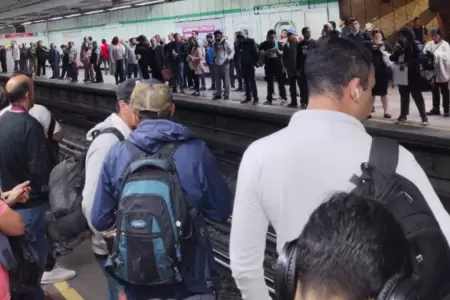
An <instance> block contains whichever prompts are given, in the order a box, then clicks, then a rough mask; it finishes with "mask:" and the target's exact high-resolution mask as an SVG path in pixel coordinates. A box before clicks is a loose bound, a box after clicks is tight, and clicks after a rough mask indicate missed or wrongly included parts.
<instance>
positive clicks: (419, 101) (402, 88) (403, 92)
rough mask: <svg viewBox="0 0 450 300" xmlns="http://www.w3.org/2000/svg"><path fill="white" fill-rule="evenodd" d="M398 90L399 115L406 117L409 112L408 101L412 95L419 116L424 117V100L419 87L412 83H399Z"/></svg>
mask: <svg viewBox="0 0 450 300" xmlns="http://www.w3.org/2000/svg"><path fill="white" fill-rule="evenodd" d="M398 91H399V92H400V116H401V117H406V116H408V114H409V102H410V100H411V99H410V96H412V98H413V100H414V102H415V103H416V106H417V110H418V111H419V114H420V117H421V118H426V116H427V115H426V112H425V100H424V99H423V95H422V92H421V91H420V87H417V86H412V85H399V86H398Z"/></svg>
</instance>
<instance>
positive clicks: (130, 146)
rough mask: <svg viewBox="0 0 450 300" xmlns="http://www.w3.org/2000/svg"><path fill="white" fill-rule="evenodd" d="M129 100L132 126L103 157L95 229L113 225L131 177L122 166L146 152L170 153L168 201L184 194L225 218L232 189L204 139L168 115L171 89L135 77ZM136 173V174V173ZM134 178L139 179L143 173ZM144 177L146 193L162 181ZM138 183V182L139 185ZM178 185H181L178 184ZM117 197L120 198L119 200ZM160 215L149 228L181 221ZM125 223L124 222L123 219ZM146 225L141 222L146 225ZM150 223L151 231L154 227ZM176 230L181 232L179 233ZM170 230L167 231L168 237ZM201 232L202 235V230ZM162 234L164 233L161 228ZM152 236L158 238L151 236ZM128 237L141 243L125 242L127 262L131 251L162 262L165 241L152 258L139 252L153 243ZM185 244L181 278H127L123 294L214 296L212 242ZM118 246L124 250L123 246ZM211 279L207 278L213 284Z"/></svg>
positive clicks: (134, 299) (131, 299) (204, 211)
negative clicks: (162, 281) (173, 189)
mask: <svg viewBox="0 0 450 300" xmlns="http://www.w3.org/2000/svg"><path fill="white" fill-rule="evenodd" d="M129 105H130V109H129V111H128V112H129V114H130V115H129V117H130V119H131V121H132V126H131V127H132V128H135V129H134V130H133V132H132V133H131V135H130V137H129V139H128V140H126V141H124V142H122V143H119V144H116V145H114V146H112V148H111V150H110V151H109V153H108V155H107V156H106V158H105V160H104V162H103V166H102V169H101V171H100V177H99V182H98V185H97V190H96V193H95V198H94V203H93V207H92V214H91V221H92V225H93V227H94V228H95V229H96V230H98V231H100V232H104V231H108V230H110V229H111V228H114V225H115V224H116V222H118V220H116V216H117V217H119V216H120V215H121V214H122V213H121V209H123V205H122V203H123V202H122V201H121V200H122V199H121V195H124V193H125V189H124V190H123V192H122V186H127V187H128V186H129V185H127V184H126V183H128V182H130V181H128V180H129V179H130V178H135V177H134V174H133V176H132V177H130V176H127V175H126V171H127V170H128V169H129V168H133V166H134V167H135V166H136V164H135V163H136V162H138V161H137V160H136V159H137V158H138V159H139V157H142V156H141V155H143V156H144V157H149V158H150V157H161V158H163V157H167V158H169V157H171V158H172V160H170V162H171V163H173V164H170V167H168V170H171V171H170V172H171V174H172V177H170V178H174V177H173V176H176V177H177V180H175V179H172V180H171V182H172V186H175V185H176V186H177V190H178V191H181V192H182V194H180V193H176V192H173V193H172V194H171V196H169V197H170V199H167V196H163V197H164V199H165V200H166V201H171V200H172V201H171V203H178V204H180V206H184V204H182V203H183V202H181V201H180V200H179V199H180V198H179V197H176V196H177V195H180V196H181V195H183V197H188V198H189V199H190V201H191V202H190V203H191V205H195V208H196V209H197V210H198V211H199V212H200V213H201V215H203V216H204V217H206V218H208V219H210V220H212V221H216V222H225V221H226V220H227V219H228V217H229V215H230V213H231V209H232V195H231V193H230V191H229V189H228V186H227V184H226V182H225V180H224V179H223V177H222V175H221V174H220V171H219V169H218V167H217V165H216V161H215V159H214V156H213V155H212V153H211V151H210V150H209V149H208V147H207V146H206V144H205V143H204V142H203V141H201V140H199V139H197V138H195V137H194V136H192V134H191V132H190V131H189V130H188V129H187V128H185V127H184V126H182V125H181V124H178V123H175V122H173V121H171V120H170V119H171V117H172V116H173V114H174V113H175V105H174V104H173V103H172V94H171V92H170V89H169V86H167V85H166V84H163V83H161V82H158V81H155V80H154V79H152V80H149V81H143V82H140V83H138V84H137V85H136V87H135V88H134V91H133V94H132V95H131V99H130V104H129ZM171 145H172V146H174V145H175V147H174V148H171V149H172V150H170V155H169V156H165V154H163V152H164V151H163V150H164V149H167V147H170V146H171ZM166 153H167V152H166ZM153 155H158V156H153ZM132 163H133V164H132ZM172 167H173V168H172ZM144 170H147V171H145V172H150V171H151V170H152V169H150V170H148V169H144ZM143 172H144V171H143ZM173 172H175V173H176V175H175V174H174V173H173ZM157 175H158V176H157ZM136 176H140V175H137V174H136ZM142 176H146V177H145V178H148V177H152V176H153V177H152V178H155V177H156V178H158V182H167V181H168V179H167V177H165V178H166V179H164V178H161V177H160V176H163V175H162V174H161V173H157V174H155V173H145V174H144V173H142ZM166 176H167V175H166ZM139 178H142V180H144V178H143V177H139ZM147 183H148V182H146V183H145V186H147V187H149V188H150V189H152V192H150V194H153V195H154V193H156V192H157V191H156V190H154V189H153V188H152V187H155V184H156V186H160V185H161V183H155V184H154V182H152V183H148V184H147ZM140 186H141V187H143V185H140ZM178 188H181V190H180V189H178ZM127 189H128V188H127ZM144 190H148V189H144ZM144 190H142V189H139V192H138V191H136V193H137V194H136V193H134V192H132V195H141V197H148V196H149V195H148V194H145V195H143V193H145V192H144ZM159 190H161V189H158V191H159ZM126 193H128V192H126ZM153 199H155V198H152V200H153ZM158 199H161V198H158ZM119 201H120V203H121V204H120V205H119ZM126 201H127V203H128V204H127V205H131V204H130V203H136V201H138V199H136V198H135V197H133V198H131V196H130V197H127V199H126ZM175 201H176V202H175ZM147 203H149V202H147ZM152 203H160V202H159V201H157V200H155V201H152ZM136 205H138V203H136ZM155 205H156V204H155ZM166 205H167V206H170V207H171V208H170V209H168V210H169V211H173V210H177V209H178V208H179V207H180V206H178V205H177V204H175V205H169V204H166ZM144 206H145V207H144ZM144 206H141V209H140V210H139V211H140V213H141V214H142V211H143V210H144V209H150V208H149V207H148V206H146V205H144ZM174 207H175V208H174ZM116 209H117V214H116ZM161 210H163V211H167V210H166V209H158V210H157V211H155V212H154V213H159V212H158V211H161ZM146 212H147V210H146ZM170 214H172V213H170ZM127 215H128V214H127ZM152 215H154V214H152ZM159 217H160V216H159V215H158V217H154V218H153V221H152V222H150V224H151V228H152V231H151V232H165V233H167V231H168V230H171V228H173V226H177V227H180V228H184V227H181V225H178V224H173V222H172V225H170V224H168V222H169V221H167V220H169V219H170V218H169V219H168V218H167V217H162V218H163V219H162V218H159ZM130 218H136V216H134V217H132V216H131V215H130ZM119 220H123V219H119ZM133 220H135V221H136V222H134V221H133V222H132V221H130V222H131V223H133V224H131V225H130V226H134V225H136V226H138V227H139V228H141V230H140V232H141V236H142V235H143V234H144V233H143V231H144V230H143V229H142V227H140V225H139V224H141V225H142V224H147V223H146V222H145V221H143V220H142V221H138V220H137V219H133ZM164 220H165V221H164ZM154 222H157V223H156V225H154ZM138 223H139V224H138ZM150 224H149V226H150ZM158 224H161V225H158ZM197 225H198V223H196V224H195V225H194V227H196V226H197ZM124 226H126V227H127V228H128V226H127V225H124ZM149 226H146V227H145V229H146V228H147V227H149ZM136 228H137V227H136ZM157 228H158V229H157ZM159 228H162V229H159ZM116 229H117V232H119V230H120V231H121V230H123V227H122V226H120V228H116ZM154 229H155V230H156V231H153V230H154ZM127 230H131V231H132V230H133V229H131V228H128V229H127ZM191 230H192V229H189V230H186V232H190V233H191V234H193V236H196V237H198V236H197V232H196V231H197V230H196V228H195V232H194V233H192V231H191ZM181 231H183V232H184V230H181ZM181 231H180V232H181ZM121 232H123V231H121ZM145 232H146V233H145V234H147V229H146V230H145ZM125 235H126V234H125ZM176 235H177V234H175V236H176ZM179 235H180V236H181V235H182V233H179ZM117 236H118V237H120V236H121V234H120V233H117ZM170 236H172V235H171V234H169V237H170ZM203 236H205V235H204V234H203ZM163 237H164V238H167V234H163ZM116 238H117V237H116ZM206 238H207V237H206ZM201 240H203V241H201ZM153 241H155V242H157V241H156V240H153ZM133 243H138V244H139V245H140V246H139V247H135V248H134V250H133V249H130V248H129V250H128V251H132V253H133V254H132V257H131V258H130V257H129V256H128V261H129V265H134V262H135V260H134V259H133V258H136V257H138V258H139V261H142V260H145V261H146V262H148V263H150V264H151V263H153V264H154V263H155V260H156V259H157V258H158V261H159V262H162V264H165V262H166V260H160V258H159V257H160V256H161V250H162V251H163V253H162V255H164V257H166V256H165V254H164V253H165V250H164V249H165V247H164V246H162V247H163V248H159V249H160V250H159V252H158V255H157V256H158V257H157V258H152V257H153V255H145V256H144V254H145V253H143V251H147V254H148V253H151V252H150V251H151V250H152V249H149V248H154V246H153V244H150V245H148V246H149V247H148V248H147V247H145V250H144V249H143V251H137V250H136V249H142V248H143V246H142V244H143V243H144V241H138V239H136V238H135V239H134V242H133ZM135 245H136V244H135ZM188 248H189V250H191V251H188V252H186V251H185V249H186V248H183V247H181V255H182V257H184V256H185V255H187V256H189V254H191V255H192V254H194V255H195V256H194V257H191V258H192V259H191V260H189V261H188V260H187V259H186V258H185V263H186V264H189V265H191V268H183V264H182V265H180V270H181V271H180V272H181V274H180V275H181V276H180V277H181V278H180V277H179V278H178V279H177V281H175V282H173V281H171V283H170V284H158V285H154V286H144V285H136V284H131V283H127V284H125V294H126V297H127V299H128V300H141V299H191V300H194V299H195V300H213V299H214V296H213V291H214V290H217V289H218V288H219V276H218V273H217V266H216V263H215V261H214V257H213V252H212V248H211V245H210V243H209V241H208V242H206V243H205V241H204V238H202V237H199V238H198V239H197V238H196V239H194V241H193V243H190V244H189V246H188ZM183 249H184V250H183ZM122 250H123V251H126V250H124V249H123V248H122ZM172 252H175V251H170V253H172ZM128 253H130V252H128ZM141 259H142V260H141ZM175 259H178V258H175ZM130 260H131V261H130ZM115 261H116V260H115V259H114V261H111V260H110V261H109V262H108V264H107V265H109V266H110V267H111V264H110V263H111V262H113V263H114V262H115ZM167 261H170V260H167ZM119 265H120V264H119ZM146 267H147V268H146V269H144V270H139V274H141V273H140V271H142V272H144V273H145V274H146V275H145V278H149V277H151V276H157V275H154V274H152V275H150V274H148V272H149V270H150V271H151V270H154V269H156V267H150V266H146ZM135 269H137V268H134V267H133V270H129V272H128V271H127V274H130V273H133V272H134V273H136V272H135V271H134V270H135ZM168 269H169V267H168ZM158 270H159V267H158ZM170 270H172V268H170ZM138 277H139V278H141V277H144V275H139V276H138ZM151 278H154V277H151ZM146 283H147V282H146ZM210 284H212V286H211V285H210Z"/></svg>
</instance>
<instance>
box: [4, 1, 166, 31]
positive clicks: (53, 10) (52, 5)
mask: <svg viewBox="0 0 450 300" xmlns="http://www.w3.org/2000/svg"><path fill="white" fill-rule="evenodd" d="M152 1H158V0H0V27H6V26H11V25H22V24H24V23H25V25H27V24H26V23H27V22H33V21H42V20H48V19H51V18H54V17H59V16H68V15H69V16H70V15H71V14H79V13H83V12H88V11H95V10H98V9H108V8H112V7H118V6H121V5H122V6H123V5H132V4H134V5H135V4H140V3H147V2H152ZM159 1H160V0H159Z"/></svg>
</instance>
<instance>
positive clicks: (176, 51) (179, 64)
mask: <svg viewBox="0 0 450 300" xmlns="http://www.w3.org/2000/svg"><path fill="white" fill-rule="evenodd" d="M167 59H168V61H169V63H170V79H171V81H172V82H171V85H172V91H173V92H174V93H176V92H177V81H178V84H179V85H180V92H181V93H184V62H185V61H186V47H185V46H184V45H183V43H182V42H181V41H180V34H178V33H175V34H174V35H173V41H172V42H170V43H169V44H168V46H167Z"/></svg>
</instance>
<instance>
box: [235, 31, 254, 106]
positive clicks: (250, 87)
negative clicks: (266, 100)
mask: <svg viewBox="0 0 450 300" xmlns="http://www.w3.org/2000/svg"><path fill="white" fill-rule="evenodd" d="M236 37H237V40H238V42H239V46H238V48H239V50H240V56H241V57H240V59H241V70H242V77H243V79H244V85H245V100H243V101H241V103H248V102H250V101H252V96H253V104H257V103H258V101H259V100H258V89H257V87H256V81H255V65H256V63H257V62H258V46H257V45H256V43H255V40H254V39H251V38H248V37H246V36H244V34H243V33H242V32H237V33H236Z"/></svg>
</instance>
